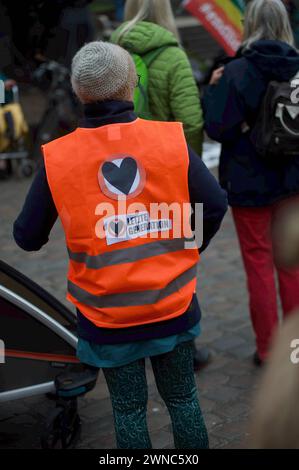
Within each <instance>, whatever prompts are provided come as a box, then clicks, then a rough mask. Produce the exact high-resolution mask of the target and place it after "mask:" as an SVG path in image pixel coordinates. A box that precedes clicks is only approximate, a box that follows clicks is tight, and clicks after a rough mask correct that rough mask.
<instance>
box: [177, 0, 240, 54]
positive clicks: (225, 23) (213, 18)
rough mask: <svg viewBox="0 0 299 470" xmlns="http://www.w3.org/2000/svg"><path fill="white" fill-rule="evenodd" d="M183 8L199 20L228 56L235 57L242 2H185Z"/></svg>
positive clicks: (195, 0)
mask: <svg viewBox="0 0 299 470" xmlns="http://www.w3.org/2000/svg"><path fill="white" fill-rule="evenodd" d="M183 6H184V8H186V10H188V11H189V12H190V13H191V14H192V15H193V16H195V17H196V18H198V19H199V20H200V22H201V24H202V25H203V26H204V28H206V30H207V31H209V33H210V34H211V35H212V36H213V37H214V38H215V39H216V41H218V42H219V44H220V45H221V46H222V47H223V49H224V50H225V51H226V52H227V54H228V55H231V56H234V55H235V53H236V51H237V50H238V48H239V46H240V44H241V42H242V35H243V16H244V10H245V2H244V0H185V1H184V2H183Z"/></svg>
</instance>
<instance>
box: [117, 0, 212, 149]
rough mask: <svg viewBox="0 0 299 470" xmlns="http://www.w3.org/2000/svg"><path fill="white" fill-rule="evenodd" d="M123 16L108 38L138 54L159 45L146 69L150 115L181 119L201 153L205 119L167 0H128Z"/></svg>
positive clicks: (156, 117) (193, 143) (142, 53)
mask: <svg viewBox="0 0 299 470" xmlns="http://www.w3.org/2000/svg"><path fill="white" fill-rule="evenodd" d="M125 20H126V21H125V23H124V24H122V25H121V26H120V27H119V28H118V29H117V30H116V31H114V33H113V34H112V36H111V42H113V43H115V44H119V45H120V46H122V47H123V48H124V49H127V50H128V51H129V52H130V53H132V54H138V55H139V56H141V57H142V56H145V55H146V54H147V53H149V52H152V51H154V50H156V49H158V48H162V49H161V53H160V54H159V55H158V57H157V58H155V59H154V60H153V62H152V63H151V65H150V66H149V70H148V74H149V83H148V99H149V108H150V112H151V116H152V118H153V119H154V120H157V121H179V122H182V123H183V125H184V131H185V136H186V139H187V142H188V144H189V145H190V146H191V147H192V148H193V149H194V150H195V151H196V152H197V153H198V154H199V155H201V153H202V143H203V124H204V123H203V114H202V109H201V105H200V98H199V92H198V88H197V86H196V82H195V79H194V77H193V73H192V68H191V65H190V63H189V60H188V57H187V55H186V53H185V52H184V50H183V49H182V48H181V46H180V44H179V35H178V32H177V29H176V26H175V22H174V18H173V13H172V11H171V6H170V2H169V0H159V1H157V0H142V1H140V0H127V2H126V7H125Z"/></svg>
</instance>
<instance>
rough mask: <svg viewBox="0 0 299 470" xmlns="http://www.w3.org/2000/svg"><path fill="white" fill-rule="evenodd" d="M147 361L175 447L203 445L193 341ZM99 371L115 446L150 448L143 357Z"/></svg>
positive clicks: (204, 433) (205, 437) (205, 438)
mask: <svg viewBox="0 0 299 470" xmlns="http://www.w3.org/2000/svg"><path fill="white" fill-rule="evenodd" d="M151 363H152V367H153V371H154V375H155V380H156V384H157V388H158V391H159V393H160V395H161V397H162V399H163V400H164V402H165V404H166V406H167V408H168V411H169V414H170V417H171V422H172V429H173V435H174V445H175V447H176V448H177V449H207V448H208V447H209V441H208V434H207V429H206V426H205V422H204V419H203V416H202V413H201V409H200V406H199V402H198V397H197V389H196V383H195V379H194V372H193V343H192V342H186V343H181V344H179V345H178V346H177V347H176V348H175V349H174V350H173V351H171V352H169V353H166V354H162V355H160V356H153V357H152V358H151ZM103 372H104V375H105V379H106V381H107V385H108V388H109V392H110V396H111V401H112V407H113V414H114V423H115V431H116V441H117V447H118V448H119V449H151V448H152V444H151V440H150V436H149V432H148V428H147V422H146V410H147V399H148V388H147V381H146V374H145V360H144V359H140V360H138V361H135V362H133V363H131V364H128V365H125V366H123V367H116V368H104V369H103Z"/></svg>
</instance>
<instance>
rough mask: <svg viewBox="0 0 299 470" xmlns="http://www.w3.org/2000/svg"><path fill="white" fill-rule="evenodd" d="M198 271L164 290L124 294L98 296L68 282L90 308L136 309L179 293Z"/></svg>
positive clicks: (72, 292) (80, 299)
mask: <svg viewBox="0 0 299 470" xmlns="http://www.w3.org/2000/svg"><path fill="white" fill-rule="evenodd" d="M196 269H197V264H196V265H195V266H193V267H192V268H190V269H188V271H186V272H184V273H183V274H181V275H180V276H179V277H177V278H176V279H174V280H173V281H172V282H171V283H170V284H168V285H167V286H166V287H164V288H163V289H158V290H145V291H141V292H126V293H123V294H113V295H103V296H97V295H92V294H90V293H89V292H87V291H85V290H83V289H81V288H80V287H78V286H76V285H75V284H73V283H72V282H71V281H68V290H69V293H70V294H71V295H72V296H73V297H75V299H77V300H78V301H79V302H81V303H83V304H86V305H89V306H90V307H97V308H112V307H136V306H138V305H148V304H151V305H152V304H156V303H157V302H158V301H159V300H162V299H164V298H165V297H168V296H169V295H171V294H173V293H175V292H177V290H178V289H180V288H181V287H183V286H185V285H186V284H188V283H189V282H190V281H192V279H194V278H195V277H196Z"/></svg>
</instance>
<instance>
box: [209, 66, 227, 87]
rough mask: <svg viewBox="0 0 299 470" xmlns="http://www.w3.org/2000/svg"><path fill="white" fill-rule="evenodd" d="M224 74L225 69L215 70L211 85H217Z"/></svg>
mask: <svg viewBox="0 0 299 470" xmlns="http://www.w3.org/2000/svg"><path fill="white" fill-rule="evenodd" d="M223 72H224V67H219V69H216V70H214V72H213V74H212V77H211V80H210V85H217V84H218V82H219V80H220V78H221V77H222V75H223Z"/></svg>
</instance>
